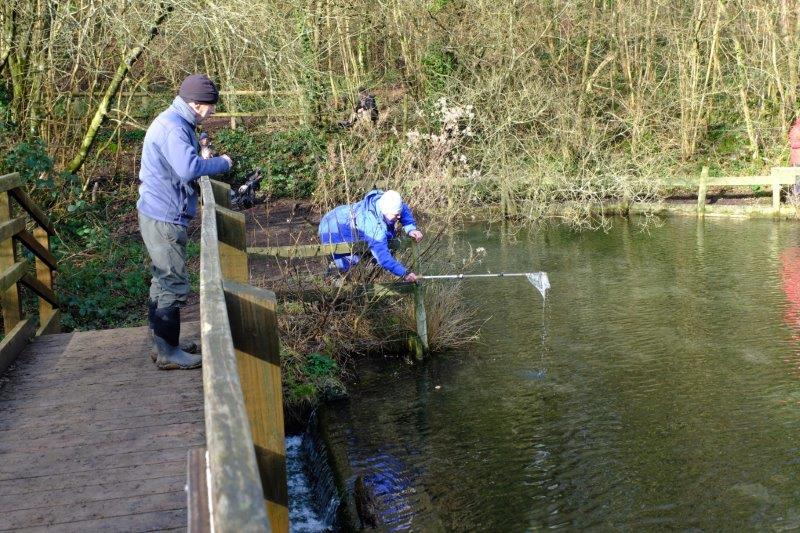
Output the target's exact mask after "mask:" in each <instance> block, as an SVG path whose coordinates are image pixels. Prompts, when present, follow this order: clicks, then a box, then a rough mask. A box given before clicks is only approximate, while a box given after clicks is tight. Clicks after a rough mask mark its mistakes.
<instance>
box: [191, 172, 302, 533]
mask: <svg viewBox="0 0 800 533" xmlns="http://www.w3.org/2000/svg"><path fill="white" fill-rule="evenodd" d="M200 191H201V197H202V202H203V210H202V228H201V242H200V246H201V251H200V320H201V339H202V341H201V342H202V353H203V395H204V403H205V425H206V446H207V448H206V451H205V453H197V452H195V453H190V455H189V530H190V531H208V530H213V531H215V532H223V531H231V532H239V531H279V532H283V531H288V528H289V513H288V505H287V499H288V498H287V488H286V454H285V449H284V432H283V398H282V391H281V374H280V350H279V344H278V330H277V321H276V319H277V316H276V302H275V295H274V294H273V293H271V292H269V291H266V290H263V289H259V288H256V287H253V286H250V285H248V284H247V282H248V275H249V269H248V265H247V251H246V243H245V220H244V215H242V214H241V213H237V212H235V211H231V210H230V209H229V207H230V196H229V191H230V188H229V187H228V186H227V185H225V184H223V183H219V182H215V181H212V180H210V179H209V178H207V177H204V178H202V179H201V180H200Z"/></svg>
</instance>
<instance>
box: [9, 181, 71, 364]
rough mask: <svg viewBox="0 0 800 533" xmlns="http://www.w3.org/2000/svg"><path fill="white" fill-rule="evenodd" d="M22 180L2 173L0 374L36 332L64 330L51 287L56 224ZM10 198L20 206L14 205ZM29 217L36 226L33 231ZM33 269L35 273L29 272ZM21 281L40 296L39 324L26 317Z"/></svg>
mask: <svg viewBox="0 0 800 533" xmlns="http://www.w3.org/2000/svg"><path fill="white" fill-rule="evenodd" d="M22 185H23V183H22V178H21V177H20V175H19V173H18V172H15V173H13V174H7V175H5V176H0V307H2V309H3V328H4V333H5V336H4V338H3V340H2V342H0V373H2V372H3V371H4V370H5V369H6V368H7V367H8V365H9V364H11V362H12V361H13V360H14V359H15V358H16V357H17V355H19V352H20V351H22V348H24V346H25V344H26V343H27V342H28V340H30V338H31V337H32V336H33V335H34V334H35V335H43V334H46V333H55V332H58V331H59V329H60V326H59V311H58V298H57V297H56V294H55V292H53V271H55V270H56V269H57V264H56V258H55V256H53V254H52V253H51V252H50V236H51V235H53V234H54V230H53V226H52V225H51V224H50V220H49V219H48V217H47V215H45V214H44V211H42V209H41V208H40V207H39V206H37V205H36V204H35V203H34V202H33V200H31V198H30V197H29V196H28V195H27V193H25V191H24V190H23V188H22ZM12 200H14V202H13V203H14V204H17V206H18V207H19V208H21V211H20V209H12ZM31 222H32V225H33V229H32V230H31V231H29V230H28V227H29V224H30V223H31ZM18 244H22V246H23V247H24V248H25V249H26V250H27V251H28V252H30V255H32V256H33V259H34V261H33V262H34V265H33V266H32V265H31V261H30V259H28V258H25V257H23V256H21V255H20V254H19V253H18V251H19V250H18V246H17V245H18ZM33 268H35V275H34V274H31V273H30V271H31V270H32V269H33ZM20 285H24V286H25V287H27V288H28V289H30V290H31V291H33V293H34V294H36V296H38V300H39V316H38V328H37V320H36V317H25V316H24V313H23V308H22V300H21V298H20Z"/></svg>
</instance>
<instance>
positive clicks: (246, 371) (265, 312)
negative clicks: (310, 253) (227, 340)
mask: <svg viewBox="0 0 800 533" xmlns="http://www.w3.org/2000/svg"><path fill="white" fill-rule="evenodd" d="M223 290H224V292H225V304H226V306H227V310H228V319H229V320H230V325H231V336H232V337H233V347H234V349H235V350H236V361H237V366H238V369H239V381H240V383H241V385H242V394H243V395H244V403H245V409H246V411H247V416H248V418H249V421H250V431H251V432H252V434H253V445H254V447H255V452H256V461H257V463H258V469H259V473H260V474H261V484H262V487H263V489H264V499H265V502H266V506H267V515H268V516H269V521H270V526H271V527H272V531H276V532H286V531H288V530H289V508H288V494H287V492H288V491H287V486H286V450H285V443H284V432H283V392H282V389H281V357H280V344H279V341H278V322H277V303H276V300H275V294H274V293H272V292H270V291H266V290H264V289H260V288H258V287H253V286H251V285H244V284H241V283H236V282H232V281H224V282H223Z"/></svg>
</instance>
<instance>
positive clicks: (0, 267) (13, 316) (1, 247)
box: [0, 191, 22, 335]
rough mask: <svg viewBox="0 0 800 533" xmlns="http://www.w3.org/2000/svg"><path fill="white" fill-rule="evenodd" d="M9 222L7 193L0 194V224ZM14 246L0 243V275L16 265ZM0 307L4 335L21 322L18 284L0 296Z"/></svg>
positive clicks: (10, 240) (8, 241)
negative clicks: (1, 309) (0, 307)
mask: <svg viewBox="0 0 800 533" xmlns="http://www.w3.org/2000/svg"><path fill="white" fill-rule="evenodd" d="M9 220H11V200H10V198H9V196H8V192H7V191H3V192H2V193H0V223H4V222H8V221H9ZM16 255H17V254H16V245H15V244H14V239H6V240H5V241H2V242H0V273H5V272H6V271H8V269H9V268H11V267H13V266H14V263H16V261H17V258H16ZM0 306H2V307H3V326H4V328H5V333H6V335H8V333H9V332H10V331H11V330H12V329H14V326H16V325H17V324H18V323H19V322H20V320H22V303H21V301H20V297H19V284H17V283H15V284H13V285H12V286H11V287H9V288H8V289H7V290H6V291H5V292H4V293H3V294H2V295H0Z"/></svg>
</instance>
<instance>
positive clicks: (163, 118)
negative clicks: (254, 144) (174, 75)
mask: <svg viewBox="0 0 800 533" xmlns="http://www.w3.org/2000/svg"><path fill="white" fill-rule="evenodd" d="M218 100H219V91H217V88H216V86H215V85H214V83H213V82H212V81H211V80H210V79H208V77H207V76H205V75H203V74H193V75H191V76H189V77H188V78H186V79H185V80H183V82H182V83H181V87H180V90H179V91H178V96H176V97H175V99H174V100H173V101H172V105H170V106H169V107H168V108H167V109H166V110H165V111H164V112H163V113H161V114H160V115H158V117H156V119H155V120H154V121H153V123H152V124H150V127H149V128H148V129H147V134H146V135H145V137H144V146H143V148H142V162H141V165H142V166H141V170H140V171H139V180H140V181H141V182H142V183H141V185H139V201H138V202H137V203H136V208H137V210H138V211H139V229H140V231H141V233H142V240H143V241H144V244H145V246H146V247H147V253H148V254H149V255H150V259H151V261H152V263H153V265H152V269H151V270H152V274H153V278H152V280H151V282H150V301H149V304H148V311H149V312H148V318H149V322H150V330H151V332H152V337H153V342H154V343H155V347H156V353H157V357H156V365H157V366H158V368H160V369H162V370H172V369H189V368H198V367H199V366H200V364H201V359H200V355H195V354H191V353H187V352H185V351H183V350H182V349H181V348H180V345H179V338H180V332H181V315H180V308H181V307H183V306H184V305H185V304H186V298H187V296H188V294H189V277H188V275H187V273H186V241H187V234H186V228H187V226H188V225H189V221H190V220H191V219H192V218H193V217H194V215H195V213H196V212H197V189H196V181H197V179H198V178H199V177H200V176H205V175H211V174H219V173H222V172H227V171H228V170H230V168H231V167H232V166H233V161H231V158H230V157H228V156H227V155H222V156H219V157H212V158H211V159H202V158H201V157H200V155H199V149H200V145H199V144H198V141H197V137H196V136H195V127H196V126H197V125H198V124H202V122H203V121H204V120H205V119H207V118H208V117H210V116H211V115H212V114H213V113H214V109H215V104H216V103H217V101H218Z"/></svg>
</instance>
